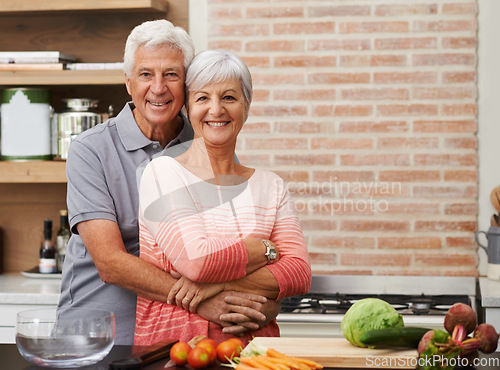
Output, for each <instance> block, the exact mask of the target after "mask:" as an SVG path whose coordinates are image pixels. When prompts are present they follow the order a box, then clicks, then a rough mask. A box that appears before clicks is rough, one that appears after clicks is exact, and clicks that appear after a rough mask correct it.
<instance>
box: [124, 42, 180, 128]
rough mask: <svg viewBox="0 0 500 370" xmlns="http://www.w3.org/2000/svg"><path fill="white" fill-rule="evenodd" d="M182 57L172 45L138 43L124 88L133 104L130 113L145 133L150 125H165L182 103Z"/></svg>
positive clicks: (151, 126)
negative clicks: (132, 65)
mask: <svg viewBox="0 0 500 370" xmlns="http://www.w3.org/2000/svg"><path fill="white" fill-rule="evenodd" d="M185 75H186V71H185V69H184V57H183V55H182V53H181V52H180V51H179V50H178V49H175V48H171V47H168V46H157V47H154V48H144V47H142V46H141V47H139V48H138V49H137V51H136V53H135V63H134V67H133V68H132V72H131V74H130V77H126V86H127V91H128V93H129V94H130V96H131V97H132V100H133V102H134V105H135V110H134V116H135V119H136V121H137V124H138V125H139V127H140V128H141V130H142V131H143V132H145V133H147V132H150V130H151V129H152V128H154V127H158V126H164V125H168V124H169V123H171V122H172V120H173V119H174V118H175V117H176V116H177V114H178V113H179V111H180V110H181V108H182V106H183V105H184V82H185V78H186V76H185Z"/></svg>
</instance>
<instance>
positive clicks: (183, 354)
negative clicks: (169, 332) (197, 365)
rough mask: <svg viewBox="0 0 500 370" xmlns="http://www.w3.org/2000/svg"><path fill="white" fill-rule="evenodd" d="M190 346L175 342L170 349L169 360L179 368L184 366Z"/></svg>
mask: <svg viewBox="0 0 500 370" xmlns="http://www.w3.org/2000/svg"><path fill="white" fill-rule="evenodd" d="M189 352H191V346H190V345H189V344H187V343H186V342H177V343H175V344H174V345H173V346H172V348H170V359H171V360H172V361H173V362H174V363H175V364H176V365H179V366H182V365H186V364H187V362H188V354H189Z"/></svg>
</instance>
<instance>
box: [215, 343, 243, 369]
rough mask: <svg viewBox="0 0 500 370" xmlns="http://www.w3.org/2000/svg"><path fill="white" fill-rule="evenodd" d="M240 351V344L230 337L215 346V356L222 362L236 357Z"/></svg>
mask: <svg viewBox="0 0 500 370" xmlns="http://www.w3.org/2000/svg"><path fill="white" fill-rule="evenodd" d="M240 352H241V346H240V344H238V343H237V342H236V341H234V340H232V339H228V340H225V341H224V342H222V343H220V344H219V345H218V346H217V357H218V359H219V361H220V362H223V363H224V362H225V363H228V362H229V360H231V359H232V358H233V357H238V356H239V355H240Z"/></svg>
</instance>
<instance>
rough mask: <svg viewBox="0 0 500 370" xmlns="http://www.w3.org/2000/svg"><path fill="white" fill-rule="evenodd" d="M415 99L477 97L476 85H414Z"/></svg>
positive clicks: (413, 94)
mask: <svg viewBox="0 0 500 370" xmlns="http://www.w3.org/2000/svg"><path fill="white" fill-rule="evenodd" d="M412 96H413V98H414V99H433V100H434V99H476V97H477V94H476V87H475V86H471V87H466V86H458V87H451V86H447V87H414V88H413V89H412Z"/></svg>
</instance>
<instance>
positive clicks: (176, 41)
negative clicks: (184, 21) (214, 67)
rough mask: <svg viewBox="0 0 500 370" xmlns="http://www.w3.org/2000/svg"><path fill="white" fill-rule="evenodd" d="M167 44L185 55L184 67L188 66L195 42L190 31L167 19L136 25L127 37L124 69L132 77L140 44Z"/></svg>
mask: <svg viewBox="0 0 500 370" xmlns="http://www.w3.org/2000/svg"><path fill="white" fill-rule="evenodd" d="M161 45H167V46H171V47H174V48H176V49H179V51H180V52H181V53H182V55H183V56H184V68H186V69H187V68H188V67H189V64H190V63H191V61H192V60H193V57H194V44H193V40H192V39H191V37H190V36H189V35H188V33H187V32H186V31H185V30H184V29H183V28H182V27H178V26H174V25H173V24H172V23H171V22H169V21H167V20H166V19H159V20H155V21H147V22H144V23H142V24H140V25H138V26H137V27H135V28H134V29H133V30H132V32H130V35H129V36H128V38H127V42H126V44H125V53H124V55H123V70H124V71H125V73H126V75H127V76H129V77H130V73H131V72H132V68H133V67H134V62H135V52H136V51H137V49H138V48H139V47H140V46H143V47H155V46H161Z"/></svg>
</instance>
